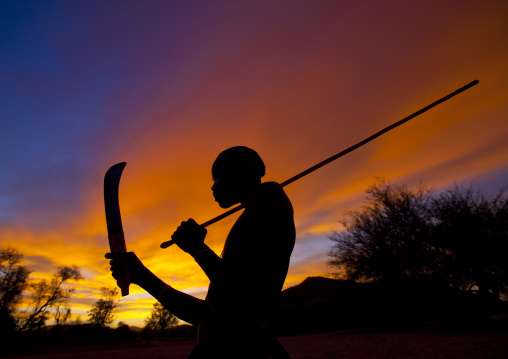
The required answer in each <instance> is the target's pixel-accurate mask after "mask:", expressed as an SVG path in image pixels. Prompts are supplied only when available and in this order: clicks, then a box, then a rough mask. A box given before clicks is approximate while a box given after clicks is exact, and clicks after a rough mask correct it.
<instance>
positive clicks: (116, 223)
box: [104, 162, 131, 297]
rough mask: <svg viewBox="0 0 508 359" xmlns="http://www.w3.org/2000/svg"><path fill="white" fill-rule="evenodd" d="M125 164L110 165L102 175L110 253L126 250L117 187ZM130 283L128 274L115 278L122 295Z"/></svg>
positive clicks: (126, 292)
mask: <svg viewBox="0 0 508 359" xmlns="http://www.w3.org/2000/svg"><path fill="white" fill-rule="evenodd" d="M125 165H126V163H125V162H120V163H117V164H116V165H114V166H111V167H110V168H109V169H108V171H107V172H106V175H105V176H104V207H105V209H106V225H107V228H108V239H109V248H110V249H111V253H125V252H127V247H126V245H125V236H124V233H123V226H122V217H121V215H120V203H119V201H118V188H119V186H120V178H121V177H122V172H123V169H124V168H125ZM130 283H131V280H130V275H129V274H127V275H125V276H123V277H120V278H118V279H117V284H118V286H119V287H120V290H121V291H122V297H125V296H126V295H129V285H130Z"/></svg>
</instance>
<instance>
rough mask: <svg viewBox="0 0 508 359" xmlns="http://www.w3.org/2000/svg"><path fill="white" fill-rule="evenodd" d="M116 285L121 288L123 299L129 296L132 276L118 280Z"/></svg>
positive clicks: (128, 275)
mask: <svg viewBox="0 0 508 359" xmlns="http://www.w3.org/2000/svg"><path fill="white" fill-rule="evenodd" d="M116 284H118V286H119V287H120V290H121V292H122V297H125V296H126V295H129V285H130V284H131V275H130V274H129V273H127V274H126V275H124V276H123V277H120V278H118V280H117V281H116Z"/></svg>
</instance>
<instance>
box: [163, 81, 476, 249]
mask: <svg viewBox="0 0 508 359" xmlns="http://www.w3.org/2000/svg"><path fill="white" fill-rule="evenodd" d="M478 82H479V81H478V80H474V81H472V82H470V83H468V84H467V85H465V86H463V87H461V88H459V89H458V90H455V91H453V92H452V93H450V94H448V95H446V96H444V97H442V98H440V99H439V100H437V101H435V102H433V103H431V104H430V105H428V106H425V107H424V108H422V109H421V110H418V111H416V112H415V113H413V114H411V115H409V116H407V117H404V118H403V119H402V120H400V121H397V122H395V123H394V124H392V125H390V126H388V127H386V128H384V129H382V130H381V131H378V132H376V133H375V134H373V135H372V136H370V137H367V138H366V139H364V140H363V141H360V142H358V143H357V144H356V145H353V146H351V147H348V148H346V149H345V150H343V151H341V152H339V153H337V154H336V155H333V156H332V157H330V158H327V159H326V160H324V161H322V162H319V163H318V164H316V165H314V166H312V167H311V168H309V169H307V170H305V171H303V172H301V173H299V174H297V175H296V176H293V177H291V178H290V179H288V180H286V181H284V182H282V183H281V186H282V187H285V186H287V185H288V184H290V183H293V182H295V181H297V180H299V179H300V178H302V177H304V176H307V175H308V174H309V173H312V172H314V171H316V170H317V169H319V168H321V167H323V166H325V165H327V164H328V163H330V162H332V161H335V160H336V159H338V158H340V157H342V156H345V155H347V154H348V153H350V152H353V151H354V150H356V149H357V148H359V147H362V146H363V145H365V144H367V143H369V142H370V141H372V140H374V139H376V138H378V137H379V136H381V135H383V134H385V133H386V132H388V131H391V130H393V129H394V128H395V127H398V126H400V125H402V124H404V123H406V122H408V121H409V120H411V119H413V118H415V117H416V116H419V115H421V114H422V113H424V112H426V111H428V110H430V109H431V108H433V107H435V106H437V105H439V104H440V103H442V102H445V101H446V100H449V99H450V98H452V97H453V96H455V95H458V94H459V93H461V92H464V91H466V90H467V89H469V88H471V87H473V86H474V85H476V84H478ZM247 203H249V202H247ZM247 203H244V204H241V205H239V206H236V207H235V208H233V209H230V210H229V211H227V212H224V213H223V214H221V215H219V216H217V217H215V218H213V219H211V220H209V221H207V222H205V223H203V224H202V225H201V226H202V227H208V226H209V225H211V224H214V223H215V222H218V221H220V220H221V219H223V218H226V217H228V216H229V215H231V214H233V213H236V212H238V211H239V210H241V209H243V208H245V206H246V205H247ZM172 244H173V241H172V240H171V241H167V242H164V243H162V244H161V248H167V247H169V246H170V245H172Z"/></svg>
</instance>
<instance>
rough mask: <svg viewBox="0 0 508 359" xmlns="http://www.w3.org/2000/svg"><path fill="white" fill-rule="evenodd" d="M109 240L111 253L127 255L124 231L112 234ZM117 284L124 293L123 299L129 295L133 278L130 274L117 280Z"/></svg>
mask: <svg viewBox="0 0 508 359" xmlns="http://www.w3.org/2000/svg"><path fill="white" fill-rule="evenodd" d="M108 238H109V248H110V249H111V253H125V252H127V248H126V246H125V237H124V234H123V231H121V232H117V233H113V234H110V235H109V236H108ZM116 283H117V284H118V286H119V287H120V290H121V291H122V297H125V296H126V295H129V285H130V284H131V276H130V274H129V273H127V274H126V275H124V276H123V277H120V278H118V279H117V281H116Z"/></svg>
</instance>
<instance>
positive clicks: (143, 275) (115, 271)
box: [105, 252, 151, 286]
mask: <svg viewBox="0 0 508 359" xmlns="http://www.w3.org/2000/svg"><path fill="white" fill-rule="evenodd" d="M105 257H106V258H107V259H111V261H110V262H109V264H110V265H111V268H110V269H111V272H112V273H111V274H112V275H113V278H115V279H117V280H118V278H122V277H123V276H125V275H126V274H130V278H131V282H132V283H134V284H137V285H139V286H142V283H143V280H144V279H147V278H148V275H149V274H151V272H150V270H148V269H147V268H146V267H145V266H144V265H143V263H141V261H140V260H139V258H138V257H137V256H136V254H134V252H126V253H106V255H105Z"/></svg>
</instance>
